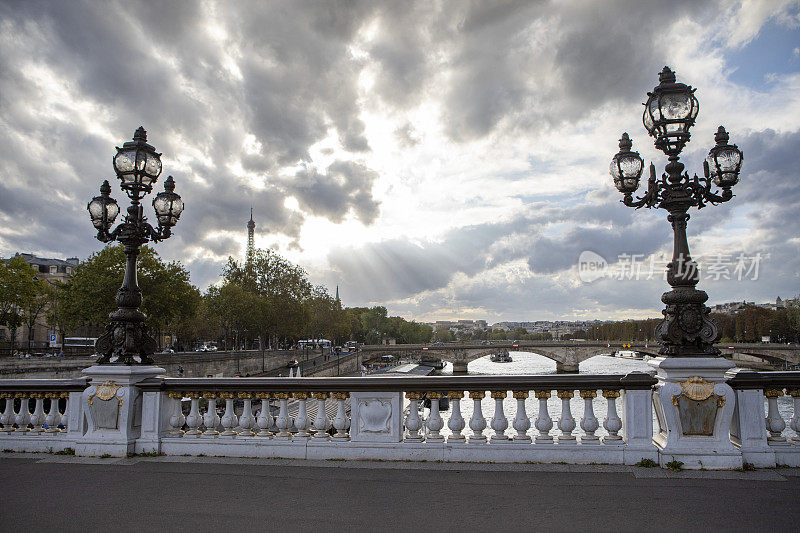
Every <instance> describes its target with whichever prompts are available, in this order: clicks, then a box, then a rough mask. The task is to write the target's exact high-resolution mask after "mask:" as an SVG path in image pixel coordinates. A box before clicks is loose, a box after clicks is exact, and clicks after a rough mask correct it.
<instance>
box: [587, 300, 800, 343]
mask: <svg viewBox="0 0 800 533" xmlns="http://www.w3.org/2000/svg"><path fill="white" fill-rule="evenodd" d="M711 318H712V320H714V321H715V322H716V323H717V325H718V326H719V327H720V330H721V334H722V337H721V339H720V342H723V343H724V342H761V340H762V339H763V338H765V337H766V338H769V339H770V342H780V343H785V342H800V307H787V308H785V309H777V310H775V309H766V308H763V307H756V306H754V305H748V306H747V307H745V308H744V309H742V310H740V311H739V312H737V313H736V314H732V315H729V314H723V313H711ZM660 321H661V319H659V318H648V319H645V320H626V321H621V322H606V323H604V324H599V325H597V326H594V327H592V328H589V330H588V331H586V332H585V336H578V334H576V335H575V336H573V337H574V338H587V339H590V340H604V341H647V340H653V332H654V331H655V328H656V325H657V324H658V323H659V322H660Z"/></svg>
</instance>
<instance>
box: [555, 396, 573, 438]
mask: <svg viewBox="0 0 800 533" xmlns="http://www.w3.org/2000/svg"><path fill="white" fill-rule="evenodd" d="M556 395H557V396H558V397H559V398H560V399H561V418H559V419H558V429H560V430H561V434H560V435H559V436H558V443H559V444H575V435H573V434H572V431H573V430H574V429H575V418H574V417H573V416H572V408H571V406H570V400H572V398H573V397H574V396H575V391H571V390H560V391H558V392H557V393H556Z"/></svg>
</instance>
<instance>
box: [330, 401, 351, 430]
mask: <svg viewBox="0 0 800 533" xmlns="http://www.w3.org/2000/svg"><path fill="white" fill-rule="evenodd" d="M349 397H350V393H349V392H334V393H333V399H334V400H336V418H335V419H334V420H333V427H334V428H336V434H335V435H334V436H333V438H334V439H337V440H350V434H349V433H348V432H347V430H348V429H349V428H350V421H349V420H348V419H347V411H346V410H345V407H344V401H345V400H346V399H347V398H349Z"/></svg>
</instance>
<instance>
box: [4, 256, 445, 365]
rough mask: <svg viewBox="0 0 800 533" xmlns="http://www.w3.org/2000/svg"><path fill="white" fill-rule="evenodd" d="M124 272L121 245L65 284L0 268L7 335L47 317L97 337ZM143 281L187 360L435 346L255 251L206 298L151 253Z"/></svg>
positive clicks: (156, 322)
mask: <svg viewBox="0 0 800 533" xmlns="http://www.w3.org/2000/svg"><path fill="white" fill-rule="evenodd" d="M124 271H125V255H124V253H123V251H122V247H121V246H120V245H118V244H111V245H109V246H106V247H105V248H103V249H102V250H100V251H98V252H96V253H94V254H92V255H91V256H90V257H89V258H88V259H87V260H86V261H82V262H81V263H80V264H78V265H77V267H76V268H75V270H74V273H73V275H72V276H71V277H70V278H69V279H68V281H66V282H64V283H60V282H55V281H52V280H51V282H50V283H48V282H46V281H44V280H42V279H39V277H38V276H37V272H36V270H35V269H34V268H33V267H31V266H30V265H29V264H28V263H27V262H25V260H24V259H22V258H21V257H14V258H12V259H9V260H7V261H0V325H3V326H6V327H8V328H9V329H10V330H11V331H12V332H16V330H17V329H18V328H19V327H21V326H22V325H23V324H28V325H30V326H33V324H35V323H36V321H37V320H40V319H41V318H43V317H44V318H46V319H47V323H48V326H50V328H51V329H53V330H58V331H59V332H60V333H61V336H62V337H65V336H71V335H73V334H74V333H75V332H76V331H83V332H87V331H91V332H93V334H86V333H84V335H86V336H97V334H98V333H99V332H100V331H101V330H102V328H103V327H104V326H105V324H106V323H107V321H108V315H109V314H110V313H111V312H113V311H114V310H115V309H116V303H115V295H116V292H117V289H118V288H119V286H120V284H121V283H122V278H123V274H124ZM138 273H139V276H138V282H139V286H140V288H141V290H142V294H143V302H142V311H143V312H144V313H145V314H147V324H148V326H149V327H150V329H151V331H152V332H153V333H154V335H155V336H156V338H157V339H158V340H159V342H160V341H161V339H162V338H163V336H164V335H169V336H170V337H171V341H172V342H171V344H173V345H174V347H175V348H176V349H178V350H191V349H194V348H195V347H196V346H197V345H198V343H200V342H208V341H213V342H216V343H217V346H218V347H220V348H233V347H244V348H258V347H273V348H276V347H288V346H291V345H294V344H296V342H297V341H298V340H300V339H309V338H310V339H319V338H325V339H329V340H331V341H333V342H334V343H335V344H342V343H344V342H346V341H349V340H353V341H359V342H366V343H381V342H383V341H386V340H388V339H395V340H396V342H398V343H426V342H429V341H430V340H431V338H432V336H433V331H432V330H431V328H430V327H429V326H426V325H424V324H418V323H416V322H413V321H411V322H409V321H406V320H405V319H403V318H402V317H396V316H394V317H393V316H388V315H387V311H386V308H385V307H380V306H378V307H371V308H367V307H353V308H343V307H342V305H341V302H340V301H339V300H338V299H336V298H333V297H331V295H330V294H329V293H328V291H327V289H325V288H324V287H322V286H318V285H313V284H312V283H311V282H310V281H309V279H308V275H307V273H306V272H305V270H303V269H302V268H301V267H299V266H297V265H294V264H292V263H291V262H290V261H288V260H286V259H285V258H283V257H281V256H280V255H278V254H277V253H275V252H273V251H272V250H256V251H255V253H254V254H252V255H251V256H250V257H248V259H247V260H246V261H244V262H237V261H235V260H234V259H232V258H229V259H228V262H227V264H226V265H225V267H224V268H223V270H222V276H221V281H220V282H219V283H217V284H215V285H211V286H210V287H209V288H208V290H207V291H205V293H201V291H200V290H199V289H198V288H197V287H195V286H194V285H192V283H191V280H190V277H189V272H188V270H186V268H185V267H184V266H183V265H181V264H180V263H179V262H177V261H173V262H165V261H163V260H162V259H161V258H160V257H159V256H158V254H157V253H156V252H155V251H154V250H153V249H152V248H150V247H148V246H144V247H142V249H141V252H140V254H139V262H138ZM32 329H33V328H32V327H31V328H29V330H31V331H32ZM13 334H14V333H12V337H13ZM17 345H18V344H17Z"/></svg>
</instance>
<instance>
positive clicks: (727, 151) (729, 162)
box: [704, 126, 744, 188]
mask: <svg viewBox="0 0 800 533" xmlns="http://www.w3.org/2000/svg"><path fill="white" fill-rule="evenodd" d="M729 139H730V137H729V136H728V132H727V131H725V128H724V127H722V126H720V127H719V129H718V130H717V133H716V135H714V140H715V141H716V142H717V145H716V146H715V147H714V148H712V149H711V150H710V151H709V152H708V156H707V157H706V160H705V165H704V166H705V167H706V168H707V169H708V170H707V175H708V176H709V177H710V178H711V179H712V181H713V182H714V185H716V186H717V187H722V188H730V187H733V186H734V185H736V184H737V183H738V182H739V171H741V169H742V160H743V159H744V155H743V154H742V151H741V150H739V148H738V147H737V146H736V145H735V144H734V145H730V144H728V140H729Z"/></svg>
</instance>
